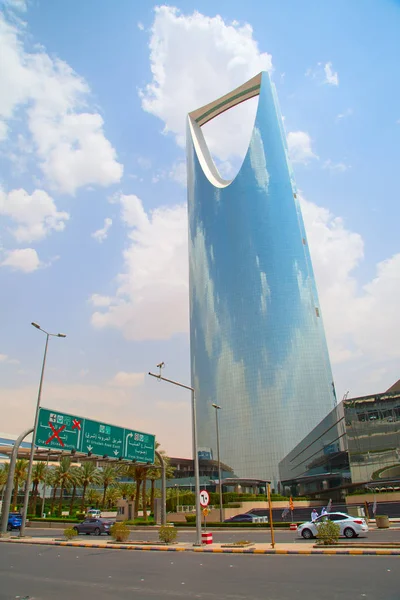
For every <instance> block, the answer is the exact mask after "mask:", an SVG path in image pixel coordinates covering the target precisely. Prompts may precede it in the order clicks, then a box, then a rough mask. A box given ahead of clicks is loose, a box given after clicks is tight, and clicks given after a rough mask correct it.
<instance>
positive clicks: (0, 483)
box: [0, 463, 9, 492]
mask: <svg viewBox="0 0 400 600" xmlns="http://www.w3.org/2000/svg"><path fill="white" fill-rule="evenodd" d="M8 469H9V464H8V463H4V464H2V465H1V467H0V488H1V491H2V492H3V490H4V488H5V487H6V483H7V479H8Z"/></svg>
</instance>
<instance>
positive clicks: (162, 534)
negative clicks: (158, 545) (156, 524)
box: [158, 525, 178, 544]
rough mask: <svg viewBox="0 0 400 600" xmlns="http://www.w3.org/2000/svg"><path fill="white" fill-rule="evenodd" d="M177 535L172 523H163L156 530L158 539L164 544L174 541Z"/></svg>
mask: <svg viewBox="0 0 400 600" xmlns="http://www.w3.org/2000/svg"><path fill="white" fill-rule="evenodd" d="M177 535H178V532H177V531H176V529H175V527H174V526H173V525H163V526H162V527H160V530H159V532H158V537H159V538H160V541H161V542H165V543H166V544H170V543H171V542H174V541H175V540H176V536H177Z"/></svg>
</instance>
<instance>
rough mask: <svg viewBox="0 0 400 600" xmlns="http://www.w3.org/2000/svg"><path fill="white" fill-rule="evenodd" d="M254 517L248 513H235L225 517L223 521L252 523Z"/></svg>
mask: <svg viewBox="0 0 400 600" xmlns="http://www.w3.org/2000/svg"><path fill="white" fill-rule="evenodd" d="M253 521H254V517H253V515H249V514H246V513H244V514H242V515H235V516H234V517H231V518H230V519H225V521H224V523H253Z"/></svg>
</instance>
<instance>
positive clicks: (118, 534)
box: [110, 521, 130, 542]
mask: <svg viewBox="0 0 400 600" xmlns="http://www.w3.org/2000/svg"><path fill="white" fill-rule="evenodd" d="M110 533H111V535H112V537H113V539H114V540H115V541H116V542H126V540H127V539H128V538H129V534H130V530H129V527H128V525H127V524H126V523H125V521H117V522H116V523H114V525H112V526H111V527H110Z"/></svg>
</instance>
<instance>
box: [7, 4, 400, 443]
mask: <svg viewBox="0 0 400 600" xmlns="http://www.w3.org/2000/svg"><path fill="white" fill-rule="evenodd" d="M1 4H2V17H1V21H0V45H1V48H2V56H3V57H4V59H3V61H2V65H1V72H0V140H1V141H0V286H1V287H0V289H1V294H0V309H1V312H0V315H1V317H0V318H1V336H0V383H1V389H0V402H1V406H2V425H1V429H2V430H3V431H6V432H7V431H8V432H13V433H18V432H19V431H20V430H21V429H23V428H24V427H26V426H29V425H30V423H31V421H32V419H33V407H34V402H35V396H36V393H37V384H38V378H39V373H40V364H41V359H42V351H43V345H44V341H45V340H44V336H43V335H42V334H40V332H38V331H37V330H35V329H34V328H32V327H31V326H30V322H31V321H33V320H35V321H37V322H39V323H40V324H41V325H42V327H44V328H45V329H48V330H50V331H54V332H58V331H63V332H65V333H67V336H68V337H67V338H66V339H65V340H64V339H53V340H52V341H51V346H50V349H49V356H48V368H47V371H46V382H45V387H44V391H43V404H44V405H46V406H49V407H54V408H59V409H64V410H65V411H66V412H76V414H80V415H83V416H90V415H92V416H96V418H98V419H103V420H108V421H110V422H113V423H116V424H125V425H126V426H129V427H131V428H137V429H142V430H143V431H149V432H151V433H156V435H157V437H158V439H159V440H160V442H161V443H162V445H163V447H164V448H165V449H166V450H167V451H168V452H169V453H170V454H174V455H189V454H190V402H189V401H190V399H189V398H188V397H187V394H186V393H185V392H184V391H182V390H179V389H177V388H174V387H172V386H168V385H167V384H158V383H157V382H155V381H154V380H152V379H150V378H148V377H147V376H146V375H145V374H146V373H147V372H148V371H149V369H151V368H153V367H154V365H156V364H157V363H158V362H159V361H161V360H164V361H165V363H166V365H167V369H166V371H165V373H166V375H167V376H170V377H172V378H176V379H180V380H182V381H184V382H189V381H190V374H189V344H188V301H187V297H188V287H187V239H186V236H187V229H186V206H185V202H186V189H185V166H184V135H185V115H186V113H187V112H188V111H189V110H193V109H194V108H197V107H199V106H201V105H202V104H205V103H206V102H208V101H210V100H212V99H214V98H215V97H217V96H219V95H222V94H224V93H226V92H227V91H229V90H230V89H233V88H234V87H236V86H237V85H240V84H241V83H242V82H244V81H245V80H246V79H249V78H250V77H252V76H253V75H255V74H256V73H257V72H259V71H260V70H262V69H268V70H270V72H271V75H272V78H273V81H274V82H275V84H276V87H277V90H278V95H279V100H280V104H281V109H282V114H283V115H284V119H285V128H286V131H287V135H288V144H289V148H290V151H291V156H292V160H293V166H294V169H295V174H296V180H297V185H298V188H299V190H300V192H301V196H302V206H303V214H304V219H305V223H306V228H307V233H308V237H309V242H310V248H311V251H312V257H313V263H314V268H315V273H316V277H317V284H318V288H319V293H320V300H321V306H322V311H323V316H324V321H325V326H326V330H327V337H328V345H329V349H330V355H331V360H332V366H333V371H334V376H335V381H336V387H337V391H338V395H339V396H342V395H343V394H344V393H345V392H346V391H347V390H349V391H350V396H357V395H361V394H368V393H373V392H379V391H384V390H385V389H386V388H387V387H389V386H390V385H391V384H392V383H393V382H394V381H395V380H396V379H398V377H399V372H398V364H399V358H400V350H399V345H398V341H397V331H398V329H399V316H398V310H397V305H398V300H397V298H398V297H399V294H400V246H399V236H398V219H399V204H398V186H397V185H396V184H397V170H398V165H399V158H400V150H399V148H400V106H399V97H400V77H399V69H398V62H399V58H400V42H399V36H398V31H399V26H400V4H399V3H398V2H394V1H390V0H381V1H378V0H376V1H373V0H364V2H363V3H362V9H361V3H356V2H354V3H349V2H346V1H335V2H330V1H325V2H317V1H313V2H311V1H305V2H302V3H299V2H295V1H293V2H291V1H284V2H282V1H280V2H277V1H274V2H273V1H264V2H256V1H254V2H251V3H243V2H236V1H231V2H226V1H220V2H198V3H196V4H194V3H192V2H190V1H185V2H175V3H173V4H169V5H157V4H156V3H154V4H153V3H151V2H141V3H134V2H131V1H130V0H119V1H118V2H109V1H106V0H100V1H99V0H86V1H85V2H81V1H78V0H69V1H68V2H65V1H61V0H52V1H50V0H31V1H29V0H28V2H25V1H24V0H7V1H5V0H3V2H2V3H1ZM157 6H159V8H156V7H157ZM255 107H256V101H255V100H254V101H250V102H248V103H246V104H244V105H242V106H241V107H239V108H237V109H235V110H234V111H231V112H230V113H227V114H225V115H223V116H221V117H220V118H219V119H217V120H215V121H213V122H212V123H210V124H209V125H207V126H206V127H205V133H206V136H207V139H208V142H209V145H210V148H211V150H212V152H213V155H214V157H215V160H216V163H217V164H218V166H219V168H220V169H221V171H222V172H223V173H224V174H225V175H228V176H229V175H233V174H234V172H235V169H237V168H238V166H239V165H240V160H241V157H242V156H243V154H244V152H245V149H246V144H247V142H248V140H249V137H250V133H251V127H252V119H253V118H254V113H255Z"/></svg>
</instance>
